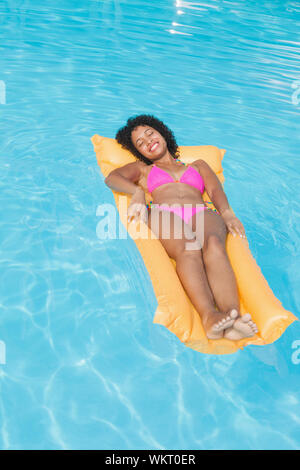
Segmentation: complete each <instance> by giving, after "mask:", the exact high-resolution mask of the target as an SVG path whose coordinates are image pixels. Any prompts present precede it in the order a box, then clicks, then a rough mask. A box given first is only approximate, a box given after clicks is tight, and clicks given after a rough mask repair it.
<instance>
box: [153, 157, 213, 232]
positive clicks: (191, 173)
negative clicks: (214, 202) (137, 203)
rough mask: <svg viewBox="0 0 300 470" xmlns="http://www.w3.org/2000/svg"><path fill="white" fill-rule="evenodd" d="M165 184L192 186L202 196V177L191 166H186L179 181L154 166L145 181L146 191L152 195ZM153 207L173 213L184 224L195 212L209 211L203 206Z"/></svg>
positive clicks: (162, 205) (165, 205)
mask: <svg viewBox="0 0 300 470" xmlns="http://www.w3.org/2000/svg"><path fill="white" fill-rule="evenodd" d="M167 183H185V184H188V185H190V186H194V188H197V189H199V191H200V192H201V194H203V192H204V189H205V186H204V181H203V178H202V176H201V175H200V173H198V171H197V170H196V169H195V168H193V167H192V166H188V168H187V169H186V170H185V172H184V173H183V175H182V176H181V178H180V179H179V180H174V178H173V177H172V176H171V175H169V173H167V172H166V171H165V170H163V169H162V168H158V167H157V166H156V165H155V164H154V165H153V167H152V168H151V170H150V172H149V174H148V179H147V186H148V191H149V192H150V193H152V192H153V191H154V189H156V188H158V187H159V186H162V185H163V184H167ZM155 206H156V207H158V208H159V209H161V210H167V211H169V212H174V213H175V214H177V215H178V216H179V217H181V219H182V220H184V221H185V223H188V221H189V220H190V218H191V217H192V216H193V215H194V214H197V212H200V211H204V210H206V209H209V208H208V207H206V206H203V205H202V206H201V207H184V206H182V207H169V206H168V205H167V204H161V205H158V204H156V205H155ZM216 212H217V211H216Z"/></svg>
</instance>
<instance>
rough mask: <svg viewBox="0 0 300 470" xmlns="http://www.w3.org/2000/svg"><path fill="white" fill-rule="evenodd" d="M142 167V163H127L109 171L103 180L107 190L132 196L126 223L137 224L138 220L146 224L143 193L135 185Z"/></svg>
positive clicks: (141, 189)
mask: <svg viewBox="0 0 300 470" xmlns="http://www.w3.org/2000/svg"><path fill="white" fill-rule="evenodd" d="M142 165H144V164H143V163H142V162H133V163H128V164H127V165H124V166H122V167H120V168H116V169H115V170H113V171H111V172H110V173H109V175H108V176H107V177H106V178H105V180H104V181H105V184H107V186H108V187H109V188H111V189H113V190H115V191H118V192H120V193H127V194H131V195H132V198H131V201H130V204H129V206H128V213H127V220H128V222H130V221H133V222H137V221H138V220H139V219H141V220H142V221H143V222H145V223H146V222H147V208H146V199H145V193H144V190H143V188H141V187H140V186H138V185H137V184H135V183H136V182H137V181H139V179H140V177H141V174H142V169H141V168H142Z"/></svg>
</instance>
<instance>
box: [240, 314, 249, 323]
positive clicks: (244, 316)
mask: <svg viewBox="0 0 300 470" xmlns="http://www.w3.org/2000/svg"><path fill="white" fill-rule="evenodd" d="M241 320H242V321H243V322H245V323H248V322H249V321H251V315H250V313H245V315H243V316H242V317H241Z"/></svg>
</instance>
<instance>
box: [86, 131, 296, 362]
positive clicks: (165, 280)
mask: <svg viewBox="0 0 300 470" xmlns="http://www.w3.org/2000/svg"><path fill="white" fill-rule="evenodd" d="M91 140H92V143H93V145H94V150H95V153H96V157H97V161H98V164H99V166H100V169H101V171H102V174H103V176H104V177H106V176H108V174H109V173H110V172H111V171H112V170H114V169H115V168H118V167H121V166H123V165H126V164H127V163H130V162H135V161H136V158H135V157H134V156H133V155H132V154H131V153H130V152H129V151H127V150H125V149H123V148H122V147H121V145H119V144H118V143H117V141H116V140H115V139H112V138H107V137H101V136H99V135H97V134H96V135H94V136H93V137H92V138H91ZM179 150H180V159H181V160H182V161H183V162H184V163H188V164H190V163H192V162H193V161H194V160H197V159H199V158H201V159H202V160H204V161H206V163H208V164H209V166H210V167H211V168H212V170H213V171H214V172H215V174H216V175H217V177H218V178H219V181H220V182H221V183H222V185H223V184H224V176H223V168H222V159H223V156H224V154H225V150H223V149H219V148H217V147H215V146H212V145H199V146H179ZM113 194H114V198H115V202H116V205H117V208H118V210H119V214H120V218H121V220H122V223H123V224H124V226H125V227H126V228H127V230H128V233H129V235H130V236H132V238H133V239H134V241H135V243H136V246H137V248H138V249H139V251H140V253H141V255H142V258H143V260H144V263H145V266H146V268H147V270H148V272H149V275H150V278H151V281H152V284H153V289H154V292H155V295H156V299H157V302H158V306H157V309H156V312H155V316H154V320H153V322H154V323H159V324H161V325H164V326H165V327H166V328H168V330H170V331H171V332H172V333H174V334H175V335H176V336H177V337H178V338H179V339H180V341H182V342H183V343H184V344H185V345H186V346H188V347H189V348H192V349H195V350H196V351H199V352H201V353H208V354H230V353H234V352H235V351H237V350H238V349H242V348H243V347H244V346H246V345H249V344H254V345H264V344H269V343H272V342H274V341H275V340H277V339H278V338H279V337H280V336H281V335H282V334H283V332H284V331H285V329H286V328H287V327H288V326H289V325H290V324H291V323H293V322H294V321H295V320H297V317H295V316H294V315H293V314H292V313H291V312H289V311H287V310H285V309H284V308H283V306H282V304H281V302H280V301H279V300H278V299H277V298H276V297H275V296H274V294H273V292H272V290H271V288H270V287H269V285H268V283H267V281H266V279H265V278H264V276H263V275H262V273H261V270H260V268H259V266H258V265H257V263H256V261H255V259H254V258H253V256H252V254H251V251H250V249H249V245H248V241H247V239H243V238H240V237H233V235H232V234H231V233H228V235H227V240H226V250H227V254H228V257H229V259H230V262H231V266H232V268H233V270H234V273H235V276H236V281H237V285H238V292H239V298H240V312H241V315H243V314H244V313H246V312H249V313H250V314H251V316H252V318H253V321H254V322H255V323H256V325H257V327H258V333H257V334H256V335H255V336H252V337H250V338H243V339H241V340H238V341H232V340H229V339H226V338H222V339H218V340H213V339H208V338H207V336H206V335H205V332H204V330H203V327H202V324H201V318H200V315H199V314H198V312H197V311H196V310H195V308H194V306H193V305H192V303H191V302H190V300H189V298H188V296H187V294H186V292H185V290H184V288H183V286H182V284H181V282H180V280H179V278H178V276H177V273H176V270H175V267H176V264H175V261H174V260H173V259H171V258H170V257H169V256H168V254H167V252H166V251H165V249H164V248H163V246H162V244H161V242H160V241H159V239H157V238H156V237H153V233H152V232H151V230H150V229H149V227H148V226H146V225H145V224H143V223H142V222H141V223H140V224H138V225H143V226H144V227H143V229H144V230H146V231H147V232H148V236H147V237H144V238H139V237H137V236H136V235H135V234H136V231H137V227H134V228H133V227H132V224H129V226H128V227H127V218H126V213H124V211H121V210H120V202H122V204H123V201H124V200H125V202H126V208H127V207H128V206H129V203H130V195H128V194H125V193H117V192H115V191H113ZM121 196H122V200H121V199H120V197H121ZM124 198H125V199H124ZM150 200H151V196H150V194H149V193H146V202H147V203H149V202H150ZM203 200H204V201H205V202H206V203H207V204H209V206H208V207H210V208H214V206H213V204H212V202H211V201H210V199H209V197H208V195H207V193H206V192H204V194H203Z"/></svg>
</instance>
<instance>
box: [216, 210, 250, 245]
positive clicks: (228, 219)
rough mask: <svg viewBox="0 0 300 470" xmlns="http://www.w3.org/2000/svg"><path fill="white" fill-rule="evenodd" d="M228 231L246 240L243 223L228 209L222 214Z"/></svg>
mask: <svg viewBox="0 0 300 470" xmlns="http://www.w3.org/2000/svg"><path fill="white" fill-rule="evenodd" d="M221 217H222V218H223V220H224V222H225V224H226V226H227V228H228V230H229V232H230V233H232V235H233V236H234V237H235V236H236V235H239V236H240V237H242V238H246V234H245V229H244V226H243V224H242V222H241V221H240V220H239V219H238V218H237V217H236V216H235V215H234V213H233V212H232V210H231V209H226V210H225V211H224V212H223V213H222V214H221Z"/></svg>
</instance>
